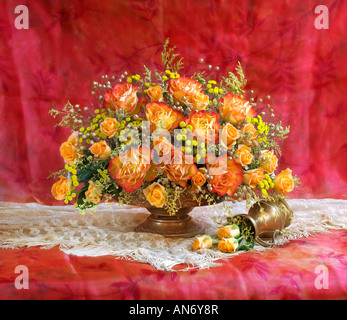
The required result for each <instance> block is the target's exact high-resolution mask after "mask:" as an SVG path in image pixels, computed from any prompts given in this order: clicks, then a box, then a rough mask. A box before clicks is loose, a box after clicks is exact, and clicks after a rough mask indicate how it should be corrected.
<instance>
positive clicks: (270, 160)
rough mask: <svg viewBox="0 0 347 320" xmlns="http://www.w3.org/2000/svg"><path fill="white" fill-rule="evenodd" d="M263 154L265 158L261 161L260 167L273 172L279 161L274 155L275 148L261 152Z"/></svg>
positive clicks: (270, 172)
mask: <svg viewBox="0 0 347 320" xmlns="http://www.w3.org/2000/svg"><path fill="white" fill-rule="evenodd" d="M261 156H262V157H264V158H265V159H264V160H263V161H262V162H261V163H260V167H261V168H263V169H264V171H266V172H267V173H269V174H272V173H273V172H274V171H275V170H276V168H277V162H278V159H277V157H276V156H275V155H274V152H273V150H272V151H267V150H264V151H262V152H261Z"/></svg>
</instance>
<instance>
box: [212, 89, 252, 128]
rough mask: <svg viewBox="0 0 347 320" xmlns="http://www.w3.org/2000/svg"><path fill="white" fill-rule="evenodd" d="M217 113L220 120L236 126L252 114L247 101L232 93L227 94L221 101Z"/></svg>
mask: <svg viewBox="0 0 347 320" xmlns="http://www.w3.org/2000/svg"><path fill="white" fill-rule="evenodd" d="M219 111H220V114H221V117H222V119H223V120H224V121H228V122H230V123H232V124H237V123H238V122H241V121H243V120H245V119H246V117H248V116H250V115H253V113H254V109H253V108H252V106H251V105H250V103H249V102H248V101H246V100H244V99H242V98H241V97H240V96H238V95H237V94H232V93H228V94H227V95H225V96H224V97H223V98H222V99H221V104H220V106H219Z"/></svg>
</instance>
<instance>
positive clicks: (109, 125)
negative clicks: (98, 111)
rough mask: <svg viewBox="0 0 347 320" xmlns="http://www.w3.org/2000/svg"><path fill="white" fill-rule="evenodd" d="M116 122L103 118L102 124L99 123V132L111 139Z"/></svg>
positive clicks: (112, 119)
mask: <svg viewBox="0 0 347 320" xmlns="http://www.w3.org/2000/svg"><path fill="white" fill-rule="evenodd" d="M117 123H118V121H117V120H116V119H114V118H105V119H104V121H103V122H101V123H100V131H101V132H102V133H103V134H104V135H106V136H107V137H109V138H112V137H113V136H114V135H115V133H116V131H117V129H118V127H117Z"/></svg>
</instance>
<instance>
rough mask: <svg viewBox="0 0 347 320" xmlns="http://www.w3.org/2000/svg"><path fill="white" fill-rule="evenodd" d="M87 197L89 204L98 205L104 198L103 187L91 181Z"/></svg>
mask: <svg viewBox="0 0 347 320" xmlns="http://www.w3.org/2000/svg"><path fill="white" fill-rule="evenodd" d="M85 196H86V199H87V200H88V201H89V202H92V203H94V204H98V203H99V202H100V201H101V197H102V187H99V186H97V185H95V184H94V182H93V181H89V187H88V190H87V191H86V193H85Z"/></svg>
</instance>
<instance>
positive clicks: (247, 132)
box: [240, 123, 258, 145]
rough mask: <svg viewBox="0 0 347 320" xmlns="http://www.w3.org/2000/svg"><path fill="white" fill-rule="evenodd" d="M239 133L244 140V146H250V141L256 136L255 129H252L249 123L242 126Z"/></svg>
mask: <svg viewBox="0 0 347 320" xmlns="http://www.w3.org/2000/svg"><path fill="white" fill-rule="evenodd" d="M240 131H241V135H242V137H243V138H244V141H243V143H244V144H246V145H251V143H252V141H253V140H255V139H256V138H257V136H258V134H257V130H256V128H254V126H253V124H251V123H247V124H245V125H243V126H242V128H241V129H240Z"/></svg>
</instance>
